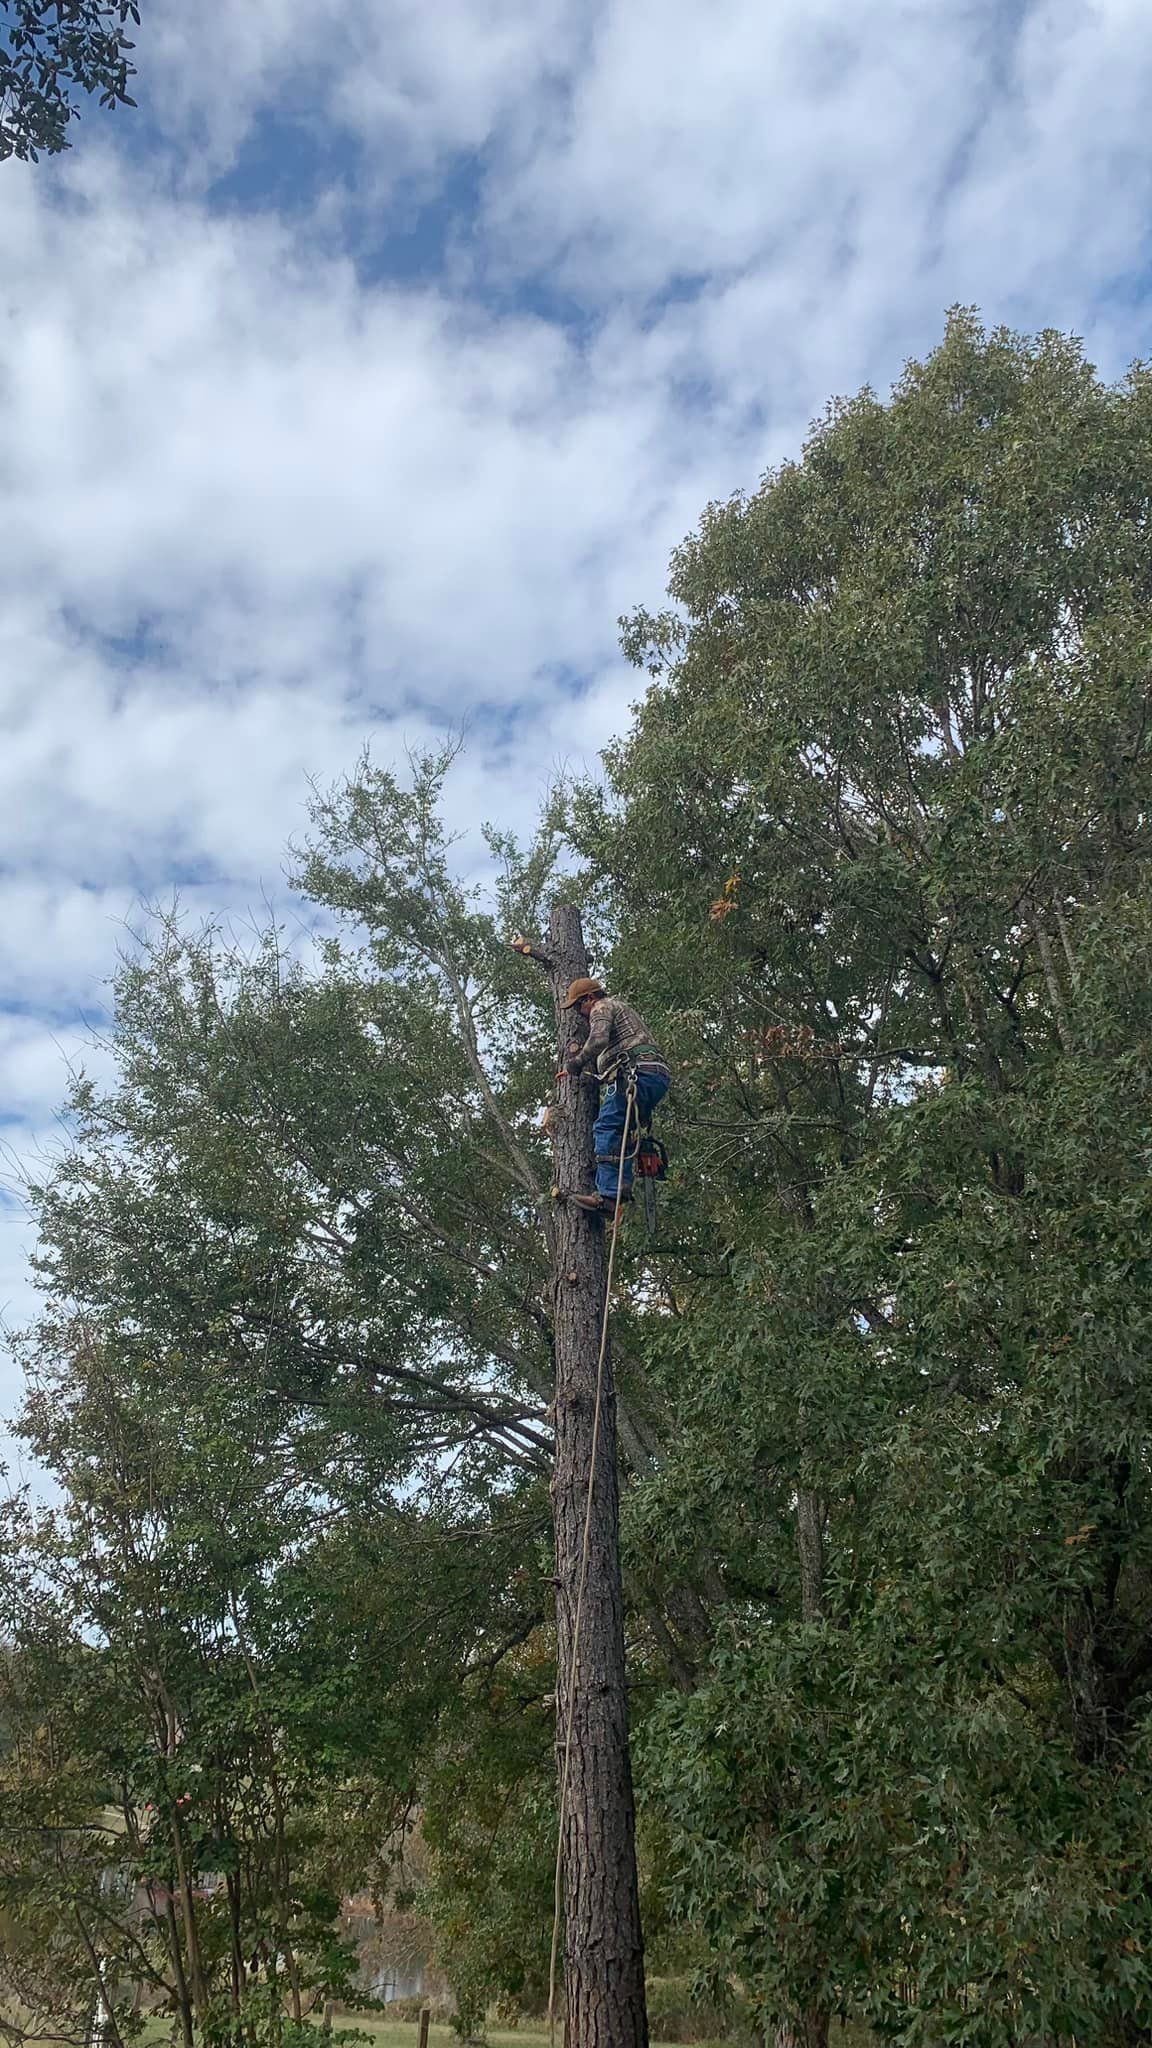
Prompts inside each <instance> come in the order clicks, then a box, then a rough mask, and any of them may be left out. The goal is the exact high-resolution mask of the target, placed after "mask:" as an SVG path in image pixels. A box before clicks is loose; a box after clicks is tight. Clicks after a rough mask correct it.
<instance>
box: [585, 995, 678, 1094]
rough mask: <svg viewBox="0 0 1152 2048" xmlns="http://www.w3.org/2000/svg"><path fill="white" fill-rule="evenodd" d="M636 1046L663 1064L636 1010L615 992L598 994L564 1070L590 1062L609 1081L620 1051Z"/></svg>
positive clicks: (634, 1048)
mask: <svg viewBox="0 0 1152 2048" xmlns="http://www.w3.org/2000/svg"><path fill="white" fill-rule="evenodd" d="M638 1048H642V1050H643V1052H644V1054H645V1055H646V1057H647V1058H649V1059H654V1060H657V1061H659V1063H660V1065H661V1066H666V1065H667V1062H666V1060H665V1058H664V1055H663V1053H661V1052H660V1051H659V1050H658V1049H657V1047H656V1045H655V1044H654V1043H653V1039H652V1034H651V1032H650V1031H649V1029H648V1026H647V1025H646V1024H645V1022H644V1019H643V1017H642V1016H641V1015H640V1013H639V1011H638V1010H634V1009H633V1008H632V1005H631V1003H626V1002H624V1001H622V999H621V998H620V997H619V996H601V998H600V1001H599V1002H598V1003H596V1004H594V1005H593V1009H592V1015H591V1017H590V1018H589V1021H588V1036H587V1038H586V1039H585V1040H584V1043H583V1045H582V1046H581V1047H580V1050H579V1052H574V1053H572V1054H571V1055H570V1056H569V1060H568V1071H569V1073H570V1074H579V1073H583V1072H584V1071H585V1070H586V1069H587V1068H589V1067H591V1066H593V1065H594V1066H595V1068H596V1072H597V1073H598V1074H599V1076H600V1079H601V1080H602V1081H610V1080H611V1079H612V1076H613V1074H614V1073H615V1072H616V1069H617V1067H618V1066H619V1065H620V1062H621V1060H622V1059H623V1058H624V1055H625V1054H626V1053H629V1052H635V1051H636V1050H637V1049H638Z"/></svg>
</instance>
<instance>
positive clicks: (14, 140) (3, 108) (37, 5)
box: [0, 0, 140, 163]
mask: <svg viewBox="0 0 1152 2048" xmlns="http://www.w3.org/2000/svg"><path fill="white" fill-rule="evenodd" d="M129 20H131V21H133V22H135V23H136V25H137V27H139V24H140V10H139V7H138V6H137V5H136V0H0V159H3V158H4V157H12V156H14V157H18V158H19V159H20V160H21V161H23V162H27V161H28V160H29V159H31V161H32V162H33V163H36V162H38V160H39V154H40V151H41V150H46V151H47V152H48V153H49V154H50V155H52V154H55V153H57V152H58V151H60V150H62V149H68V148H70V147H71V145H70V143H69V141H68V123H69V122H70V121H75V120H78V119H79V114H80V109H79V108H78V107H77V106H76V104H75V102H74V100H73V99H72V97H71V94H72V90H73V89H74V88H75V89H77V90H79V91H80V92H84V93H99V95H100V104H101V106H102V107H115V106H123V107H134V106H135V104H136V102H135V100H134V99H132V97H131V95H130V94H129V91H128V80H129V78H130V77H131V76H132V75H133V73H134V72H135V69H136V66H135V65H134V64H131V63H129V61H128V51H129V50H131V49H133V48H134V47H135V46H134V44H132V43H131V42H129V40H128V38H127V36H126V35H125V33H124V30H125V27H126V25H127V23H128V21H129Z"/></svg>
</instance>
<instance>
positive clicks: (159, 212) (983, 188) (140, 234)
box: [0, 0, 1152, 1410]
mask: <svg viewBox="0 0 1152 2048" xmlns="http://www.w3.org/2000/svg"><path fill="white" fill-rule="evenodd" d="M141 12H142V15H143V17H144V18H143V22H142V26H141V28H140V30H139V32H138V53H137V54H138V62H139V76H138V79H137V82H136V88H135V90H136V96H137V98H138V100H139V103H140V104H139V111H138V112H137V113H136V114H132V113H129V112H120V113H117V114H116V115H115V116H109V115H105V114H101V113H100V112H99V111H98V110H97V109H95V108H93V109H91V110H86V112H85V116H84V119H83V120H82V122H80V123H78V124H75V125H74V128H73V131H72V132H73V139H74V145H75V146H74V148H73V149H72V151H71V152H70V153H69V155H68V156H67V157H66V158H65V159H64V160H62V161H60V162H56V163H41V164H40V165H39V166H37V167H23V166H17V165H12V164H7V165H3V166H0V198H2V204H0V243H2V249H0V278H2V279H3V283H2V286H0V292H2V298H3V320H2V322H0V351H2V362H0V414H2V418H0V495H2V496H3V499H4V501H5V502H4V504H3V514H2V516H3V529H4V533H5V545H4V549H3V551H2V554H0V578H2V579H3V586H4V588H3V602H2V605H0V636H2V639H3V643H4V644H3V654H4V659H3V663H2V665H0V693H2V705H3V711H2V716H3V725H4V746H3V749H2V750H0V780H2V782H3V789H2V792H0V795H2V801H0V913H2V914H0V1073H2V1074H3V1084H2V1086H0V1119H2V1123H0V1140H2V1141H3V1142H4V1144H5V1145H6V1146H7V1148H8V1153H9V1157H10V1160H12V1161H18V1160H19V1159H20V1158H28V1157H33V1156H35V1155H36V1154H37V1153H38V1152H40V1151H41V1150H42V1149H43V1148H45V1147H49V1148H50V1147H51V1145H52V1144H53V1143H55V1142H57V1126H56V1123H55V1110H56V1106H57V1104H58V1103H59V1101H60V1098H61V1096H62V1093H63V1089H64V1082H65V1066H66V1063H67V1061H68V1060H69V1059H71V1060H75V1059H77V1058H79V1057H82V1056H83V1052H84V1046H85V1043H86V1039H87V1036H88V1033H89V1029H90V1026H91V1023H92V1021H93V1020H94V1019H98V1018H99V1016H100V1013H101V1009H102V1006H103V1004H104V1002H105V1000H106V983H107V979H108V976H109V974H110V973H111V971H112V969H113V966H114V962H115V954H116V949H117V946H118V945H119V944H121V943H122V942H123V940H124V936H125V932H126V929H127V927H128V925H129V924H130V923H131V921H132V919H133V917H134V915H135V913H136V907H137V905H138V903H139V901H140V899H141V897H142V896H151V897H162V896H163V895H164V894H165V893H166V892H167V891H169V890H170V889H171V888H172V887H173V886H174V885H177V884H178V885H179V887H180V890H181V894H182V897H183V899H184V901H185V903H186V905H187V906H188V908H189V910H190V912H191V913H193V914H198V913H202V914H204V915H215V914H224V915H230V914H235V915H236V916H238V917H242V916H243V915H244V914H245V912H246V911H247V909H248V907H249V906H251V905H256V906H259V904H260V901H261V897H262V894H268V895H272V896H276V895H277V894H278V893H279V892H281V891H282V869H283V864H284V848H285V844H286V842H287V840H288V839H289V838H290V836H292V835H293V834H294V833H298V832H299V831H300V828H301V824H302V817H303V806H304V802H305V798H306V786H307V778H308V776H309V775H312V776H316V777H319V778H320V779H321V780H324V779H326V778H330V777H333V776H335V775H337V774H338V773H339V772H341V771H342V770H343V769H346V768H347V767H349V766H350V765H351V764H352V763H353V761H354V760H355V758H356V756H357V754H358V752H359V750H360V748H361V746H362V745H363V744H364V742H365V741H366V740H370V741H371V742H372V745H373V747H374V749H375V750H376V751H377V753H378V754H379V755H381V756H383V757H390V756H392V755H395V754H398V753H400V752H401V750H402V749H403V747H404V746H405V745H406V744H411V743H413V742H416V743H418V742H419V741H420V740H421V739H422V738H423V737H424V736H425V735H426V734H427V733H429V732H430V731H432V730H434V729H435V728H436V727H437V725H438V724H441V723H442V722H443V721H444V720H445V719H446V718H452V719H454V720H459V719H460V718H461V717H467V719H468V721H469V726H470V732H471V739H470V745H469V749H468V751H467V753H466V755H465V756H464V757H463V759H462V760H461V762H460V763H459V765H458V768H457V770H456V774H455V781H454V785H453V802H454V804H455V806H456V810H457V814H458V820H459V823H460V825H461V827H462V828H464V829H465V830H467V829H471V828H474V827H475V826H476V824H477V823H478V821H479V820H480V819H481V818H482V817H484V816H492V817H494V818H498V819H500V820H501V821H502V822H511V823H517V822H519V823H522V824H523V823H526V822H527V821H528V819H529V817H530V814H531V812H532V810H533V808H534V805H535V803H536V801H537V798H538V795H539V793H540V792H541V791H542V789H543V788H544V786H545V784H546V783H547V782H548V780H549V778H550V776H551V774H552V773H553V771H554V770H555V768H556V766H557V765H558V764H559V763H560V762H562V761H569V762H574V763H581V762H585V761H594V759H595V755H596V752H597V750H598V749H599V747H601V746H602V745H603V744H604V743H605V742H606V740H607V739H608V738H609V737H610V736H611V735H612V734H613V733H614V732H616V731H618V730H619V729H620V728H621V727H622V726H623V725H624V724H625V723H626V720H627V716H628V705H629V703H630V701H631V700H632V699H633V698H634V697H635V695H636V694H637V691H638V687H639V679H638V678H637V677H636V676H635V675H634V674H633V673H632V672H631V671H628V670H627V669H625V668H624V667H623V665H622V663H621V661H620V658H619V655H618V652H617V649H616V619H617V616H618V614H619V613H621V612H622V611H625V610H628V609H630V608H631V607H632V606H633V605H635V604H637V603H640V602H648V603H656V602H658V601H659V599H660V596H661V592H662V589H663V581H664V569H665V563H666V560H667V556H668V554H669V552H670V550H671V549H672V547H673V546H674V545H675V544H676V543H677V541H678V540H679V539H680V538H681V537H682V536H683V535H684V534H685V533H686V532H687V531H688V530H689V529H690V528H691V527H692V526H693V525H694V523H695V522H696V520H697V518H698V516H699V513H700V511H701V510H702V508H703V506H704V505H705V504H706V503H707V502H708V501H709V500H710V499H712V498H716V497H722V496H726V495H727V494H728V493H729V492H730V491H731V490H733V489H735V488H737V487H740V486H745V487H747V486H750V485H753V484H754V483H755V482H756V480H757V478H758V477H759V475H760V474H761V473H762V471H763V470H764V469H765V467H767V466H768V465H769V464H771V463H774V462H776V461H778V460H779V459H781V457H783V456H785V455H788V454H793V453H795V452H796V450H797V448H798V446H799V444H800V441H801V439H802V437H803V433H804V429H805V426H806V424H807V422H808V421H809V420H810V419H811V418H812V417H813V416H814V415H815V414H816V413H818V412H819V411H820V410H821V409H822V407H823V405H824V403H825V401H826V399H827V398H828V397H829V396H830V395H831V394H833V393H842V392H847V391H851V390H853V389H855V388H857V387H858V386H859V385H860V384H862V383H864V382H866V381H868V382H872V383H873V384H875V385H876V386H878V387H879V388H881V389H883V388H885V387H886V386H887V385H888V384H889V383H890V382H891V380H892V379H893V378H894V377H895V376H896V375H897V374H898V372H899V369H900V366H901V363H902V361H903V360H904V358H905V357H906V356H908V355H910V354H917V353H921V352H923V351H924V350H926V349H927V348H929V347H931V345H932V344H933V342H934V341H935V340H936V339H937V338H938V336H939V333H940V330H941V327H942V322H943V315H944V310H945V308H946V307H947V306H948V305H949V304H951V303H953V302H956V301H961V302H965V303H975V304H978V305H979V306H980V307H981V309H982V310H983V312H984V314H985V316H986V318H987V319H988V320H989V321H990V322H994V321H999V320H1007V321H1009V322H1010V323H1012V324H1013V325H1016V326H1020V327H1025V328H1037V327H1042V326H1056V327H1062V328H1069V329H1072V330H1074V331H1076V332H1077V333H1080V334H1082V335H1084V336H1085V338H1086V340H1087V342H1088V344H1089V348H1090V350H1091V352H1092V354H1093V356H1094V358H1095V360H1096V361H1097V363H1098V364H1099V365H1100V368H1101V369H1102V371H1103V372H1104V373H1106V374H1107V375H1110V376H1112V375H1118V374H1120V373H1121V372H1122V371H1123V369H1124V368H1125V367H1126V365H1127V363H1128V362H1129V361H1130V360H1131V359H1132V358H1133V357H1135V356H1137V355H1143V354H1147V353H1149V338H1148V304H1149V292H1148V283H1149V277H1150V274H1152V272H1150V260H1149V259H1150V249H1149V224H1150V222H1152V203H1150V202H1152V144H1150V142H1149V140H1148V113H1147V110H1148V107H1149V105H1150V104H1152V15H1150V14H1149V11H1148V8H1147V0H1097V4H1091V0H1011V4H1007V0H967V4H964V0H872V4H871V5H870V6H868V7H866V8H861V7H859V6H857V5H855V4H852V0H709V5H707V6H703V5H701V4H699V0H697V4H695V5H692V4H689V0H375V4H373V5H371V6H365V5H364V4H363V0H245V5H244V6H243V7H238V8H231V9H216V10H204V9H199V8H192V7H189V6H188V5H187V0H146V4H142V7H141ZM99 1057H100V1056H99V1055H96V1064H97V1065H98V1064H99ZM13 1171H14V1172H15V1168H14V1169H13ZM27 1246H28V1240H27V1232H26V1227H25V1224H24V1221H23V1219H22V1216H21V1213H20V1210H19V1206H18V1204H15V1203H13V1202H12V1201H11V1200H9V1201H8V1202H7V1203H5V1204H4V1205H3V1206H0V1305H2V1306H3V1308H4V1310H5V1313H6V1315H7V1317H8V1318H9V1320H10V1321H12V1322H17V1323H18V1322H19V1321H21V1320H22V1319H23V1318H24V1317H25V1316H26V1315H27V1314H28V1312H29V1307H30V1299H31V1297H30V1294H29V1290H28V1281H27V1270H26V1259H27ZM15 1398H16V1384H15V1374H14V1370H13V1369H12V1368H8V1369H7V1375H6V1377H5V1374H4V1372H3V1371H2V1370H0V1409H9V1410H10V1409H11V1407H12V1405H13V1404H14V1401H15Z"/></svg>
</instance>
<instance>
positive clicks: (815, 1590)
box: [796, 1486, 824, 1621]
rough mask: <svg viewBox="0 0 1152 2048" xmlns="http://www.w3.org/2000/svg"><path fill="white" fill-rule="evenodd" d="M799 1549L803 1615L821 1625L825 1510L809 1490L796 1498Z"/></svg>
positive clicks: (807, 1487)
mask: <svg viewBox="0 0 1152 2048" xmlns="http://www.w3.org/2000/svg"><path fill="white" fill-rule="evenodd" d="M796 1548H797V1550H798V1551H799V1554H800V1613H801V1616H802V1618H803V1619H804V1620H805V1621H819V1620H820V1617H821V1615H822V1614H823V1612H824V1508H823V1504H822V1502H821V1500H820V1496H819V1494H817V1493H814V1492H813V1491H812V1488H811V1487H810V1486H802V1487H800V1489H799V1491H798V1492H797V1495H796Z"/></svg>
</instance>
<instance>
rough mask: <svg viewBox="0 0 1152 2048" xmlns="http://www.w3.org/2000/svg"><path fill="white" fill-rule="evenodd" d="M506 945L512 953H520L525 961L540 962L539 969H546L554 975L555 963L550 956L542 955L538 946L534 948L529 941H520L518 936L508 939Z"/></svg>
mask: <svg viewBox="0 0 1152 2048" xmlns="http://www.w3.org/2000/svg"><path fill="white" fill-rule="evenodd" d="M508 944H509V945H510V946H511V948H512V951H513V952H514V953H521V954H522V955H523V957H524V959H525V960H538V961H539V962H540V965H541V967H546V968H547V969H548V972H549V974H555V972H556V962H555V961H554V960H553V958H552V956H551V954H550V953H542V952H541V951H540V948H539V946H534V945H533V944H532V941H531V939H522V938H521V937H520V936H519V934H517V936H516V938H514V939H509V941H508Z"/></svg>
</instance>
